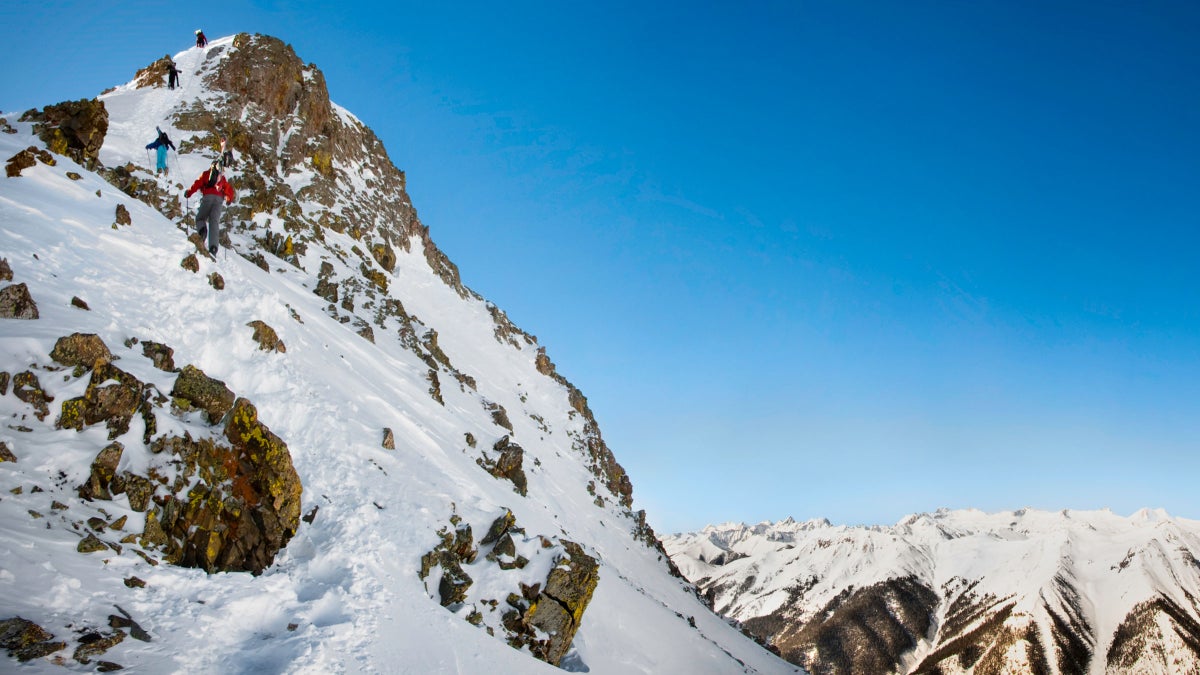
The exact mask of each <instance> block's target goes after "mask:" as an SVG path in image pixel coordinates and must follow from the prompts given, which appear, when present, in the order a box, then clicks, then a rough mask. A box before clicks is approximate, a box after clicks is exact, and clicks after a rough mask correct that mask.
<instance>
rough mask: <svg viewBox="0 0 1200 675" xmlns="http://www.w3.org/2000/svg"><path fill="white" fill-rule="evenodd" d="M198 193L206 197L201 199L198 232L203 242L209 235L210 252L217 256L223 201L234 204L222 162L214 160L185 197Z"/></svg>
mask: <svg viewBox="0 0 1200 675" xmlns="http://www.w3.org/2000/svg"><path fill="white" fill-rule="evenodd" d="M196 192H199V193H201V194H203V195H204V196H203V197H201V198H200V210H199V211H197V212H196V232H197V233H199V234H200V239H201V240H203V239H204V237H205V235H208V252H209V253H211V254H213V255H216V254H217V243H218V241H219V240H220V238H221V200H222V199H224V200H225V203H226V204H232V203H233V188H232V187H230V185H229V183H228V182H227V181H226V180H225V176H223V175H222V174H221V162H220V160H213V163H212V166H210V167H208V171H205V172H204V173H202V174H200V177H199V178H197V179H196V182H195V183H192V187H190V188H188V189H187V191H186V192H184V193H183V196H185V197H191V196H192V195H193V194H195V193H196Z"/></svg>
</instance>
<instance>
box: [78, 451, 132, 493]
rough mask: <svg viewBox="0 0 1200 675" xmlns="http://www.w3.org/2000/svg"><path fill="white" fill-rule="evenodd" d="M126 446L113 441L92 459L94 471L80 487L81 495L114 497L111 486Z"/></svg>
mask: <svg viewBox="0 0 1200 675" xmlns="http://www.w3.org/2000/svg"><path fill="white" fill-rule="evenodd" d="M124 450H125V448H124V446H122V445H121V444H120V443H111V444H109V445H108V446H106V447H105V448H104V449H103V450H101V451H100V454H98V455H96V459H94V460H92V472H91V474H89V475H88V481H87V482H86V483H84V484H83V485H81V486H80V487H79V496H80V497H83V498H84V499H89V500H90V499H105V500H108V499H112V493H111V492H110V491H109V486H110V484H111V483H112V480H113V478H115V477H116V475H117V465H118V464H120V463H121V454H122V453H123V452H124Z"/></svg>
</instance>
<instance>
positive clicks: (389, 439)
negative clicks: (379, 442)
mask: <svg viewBox="0 0 1200 675" xmlns="http://www.w3.org/2000/svg"><path fill="white" fill-rule="evenodd" d="M383 449H384V450H395V449H396V434H395V433H393V432H392V430H391V428H389V427H384V428H383Z"/></svg>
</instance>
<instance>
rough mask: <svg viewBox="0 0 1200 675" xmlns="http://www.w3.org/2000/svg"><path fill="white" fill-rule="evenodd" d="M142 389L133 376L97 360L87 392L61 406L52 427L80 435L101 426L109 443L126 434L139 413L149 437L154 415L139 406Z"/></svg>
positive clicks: (147, 408) (144, 407)
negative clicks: (56, 420)
mask: <svg viewBox="0 0 1200 675" xmlns="http://www.w3.org/2000/svg"><path fill="white" fill-rule="evenodd" d="M145 389H146V385H145V384H143V383H142V382H141V380H139V379H137V378H136V377H134V376H133V375H130V374H129V373H127V372H125V371H123V370H121V369H120V368H117V367H116V366H114V365H112V364H111V363H106V362H104V361H103V360H97V362H96V367H95V368H93V369H92V374H91V379H90V380H89V381H88V386H87V390H86V391H84V394H83V396H79V397H76V398H73V399H70V400H67V401H64V402H63V405H62V414H61V415H59V418H58V422H57V423H56V426H57V427H58V428H60V429H75V430H76V431H82V430H83V429H84V427H87V426H91V425H93V424H99V423H100V422H104V423H105V425H106V426H107V427H108V437H109V439H110V440H111V439H114V438H116V437H118V436H120V435H122V434H124V433H126V432H128V431H129V423H130V421H131V420H132V419H133V415H134V414H135V413H137V412H138V411H139V409H140V410H141V411H142V412H143V415H144V417H145V418H146V422H147V427H148V429H147V432H148V433H149V432H150V431H152V427H153V425H154V422H153V417H154V414H153V412H151V410H150V408H149V405H148V404H147V405H144V403H143V394H144V393H145Z"/></svg>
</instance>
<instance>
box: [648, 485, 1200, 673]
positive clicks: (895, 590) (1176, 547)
mask: <svg viewBox="0 0 1200 675" xmlns="http://www.w3.org/2000/svg"><path fill="white" fill-rule="evenodd" d="M734 531H736V534H737V536H731V532H734ZM718 533H721V534H723V535H724V536H720V537H718V536H714V535H715V534H718ZM781 542H786V543H783V544H782V545H781ZM664 544H665V546H666V549H667V551H668V552H669V553H670V554H671V556H672V559H673V560H674V561H675V563H676V565H678V567H679V568H680V570H682V571H683V572H684V575H685V576H687V577H688V578H690V579H692V580H694V581H696V582H697V583H698V584H699V585H700V587H701V590H702V592H704V594H705V595H706V597H708V598H709V599H710V600H711V601H712V602H713V605H714V608H715V609H717V610H718V611H719V612H720V613H722V614H723V615H725V616H727V617H729V618H731V619H734V620H737V621H739V622H742V623H743V624H744V625H746V626H748V627H750V628H751V630H752V631H754V630H757V631H761V632H758V634H759V636H760V637H762V638H764V639H769V640H771V641H772V642H773V643H774V644H776V646H778V647H780V648H781V649H784V651H785V653H786V652H787V650H788V649H789V647H785V645H793V647H790V648H791V649H796V650H799V651H796V652H794V653H793V656H794V657H795V658H797V659H799V661H797V662H802V663H808V664H810V665H813V666H814V668H816V669H818V670H819V669H821V668H824V667H826V666H827V665H828V664H826V665H820V663H819V662H820V658H818V654H817V652H818V651H819V650H818V649H816V647H813V646H812V645H811V644H810V643H809V642H806V640H807V639H808V638H805V637H803V636H804V635H814V634H817V633H814V632H813V631H816V630H817V626H819V625H821V624H822V622H829V621H832V622H833V623H832V624H830V625H831V626H841V624H840V623H838V622H840V621H841V619H836V620H835V619H834V618H831V617H835V615H837V614H838V608H840V607H843V606H845V607H847V610H846V611H850V609H849V608H852V607H860V606H861V607H874V608H875V609H870V610H861V611H868V613H870V612H876V611H877V610H878V611H883V609H882V608H884V607H892V608H893V609H892V610H888V612H891V613H890V614H888V612H884V613H885V614H887V615H888V617H890V618H887V617H884V616H882V615H881V616H880V617H878V618H871V619H869V621H870V622H872V623H873V625H874V624H875V622H876V621H883V622H884V623H887V622H893V621H894V622H897V625H899V624H903V625H905V626H906V627H905V628H904V630H905V631H915V632H914V633H913V635H912V639H913V642H912V643H911V645H910V647H908V648H905V649H903V650H899V651H895V650H893V651H891V652H888V656H887V658H889V659H893V660H894V662H895V663H897V664H900V665H899V666H898V668H899V669H900V671H901V672H909V671H908V670H905V668H914V669H916V668H918V667H919V666H921V665H922V664H924V667H925V669H926V670H927V669H928V668H929V667H930V666H931V664H932V662H926V659H927V658H934V657H936V658H937V659H945V658H947V656H946V655H947V654H954V653H956V652H954V651H953V649H963V648H964V646H965V645H969V644H973V645H975V646H973V647H971V649H976V650H977V651H976V652H972V653H975V654H981V653H983V651H986V650H987V649H990V648H991V647H992V646H995V645H1001V646H1002V645H1003V644H1010V643H1007V642H1004V640H1008V639H1009V638H1003V640H1002V639H1001V638H1000V637H999V634H998V633H994V631H995V630H997V629H996V628H995V627H996V626H998V625H1001V624H1002V625H1004V626H1009V627H1011V629H1012V630H1014V631H1017V633H1020V632H1021V631H1024V630H1025V628H1024V627H1025V626H1035V627H1036V629H1035V630H1034V633H1033V634H1036V635H1041V636H1042V637H1039V638H1034V639H1033V640H1034V642H1036V643H1037V644H1036V645H1035V644H1033V643H1032V642H1031V643H1030V645H1031V646H1030V647H1029V648H1030V649H1031V650H1033V649H1036V650H1042V653H1043V654H1044V655H1045V657H1046V658H1047V659H1049V660H1051V661H1053V660H1055V658H1056V657H1054V656H1053V653H1054V652H1055V650H1061V649H1063V647H1062V645H1064V644H1081V645H1087V649H1088V651H1089V652H1090V653H1091V654H1095V655H1096V658H1095V660H1094V661H1092V662H1093V663H1094V664H1095V666H1094V667H1095V668H1097V669H1100V670H1103V669H1104V668H1105V667H1106V666H1107V667H1113V666H1114V663H1115V662H1114V661H1110V660H1107V658H1108V657H1106V654H1108V653H1109V652H1110V651H1111V652H1112V653H1113V654H1118V653H1119V654H1123V655H1128V654H1129V653H1130V652H1129V649H1130V647H1129V645H1130V644H1132V643H1131V642H1130V640H1134V642H1136V641H1137V640H1142V641H1149V642H1147V644H1151V643H1156V641H1157V642H1161V640H1166V641H1167V642H1169V643H1170V644H1171V645H1174V647H1173V648H1175V649H1176V651H1177V653H1175V652H1172V653H1169V654H1168V656H1167V660H1166V661H1164V662H1162V663H1160V664H1159V665H1157V666H1156V665H1154V664H1148V663H1146V662H1138V663H1140V664H1141V665H1140V666H1138V667H1145V671H1144V672H1170V670H1169V667H1168V666H1164V665H1163V663H1167V664H1169V663H1172V662H1174V661H1173V660H1177V661H1178V662H1180V663H1200V653H1196V651H1194V650H1191V649H1189V648H1182V647H1179V645H1177V644H1176V643H1175V642H1172V641H1171V640H1167V638H1163V637H1161V636H1159V635H1158V633H1157V632H1154V634H1153V635H1149V634H1146V633H1145V631H1146V630H1148V629H1147V628H1146V625H1148V624H1145V621H1146V617H1147V616H1155V617H1158V619H1156V620H1162V621H1167V622H1168V623H1170V624H1171V625H1172V626H1174V627H1173V628H1170V629H1169V631H1168V632H1167V633H1164V635H1168V636H1169V635H1173V634H1174V632H1175V631H1182V633H1180V634H1184V635H1189V636H1191V635H1194V634H1197V633H1200V632H1198V631H1192V630H1191V628H1189V627H1190V626H1197V625H1200V603H1198V601H1197V600H1196V598H1200V564H1197V563H1196V553H1197V552H1200V521H1192V520H1186V519H1181V518H1173V517H1171V516H1170V515H1168V514H1167V513H1166V512H1164V511H1162V510H1150V509H1143V510H1141V511H1138V512H1137V513H1134V514H1132V515H1130V516H1128V517H1125V516H1120V515H1117V514H1114V513H1113V512H1111V511H1109V510H1097V511H1074V510H1063V511H1041V510H1036V509H1028V508H1025V509H1019V510H1016V511H1002V512H995V513H987V512H983V511H979V510H973V509H967V510H946V509H940V510H938V511H935V512H932V513H921V514H914V515H911V516H908V517H905V518H903V519H901V520H900V521H899V522H898V523H897V524H896V525H894V526H890V527H888V526H871V527H836V526H831V527H823V528H813V529H809V530H807V531H803V530H798V529H797V528H795V527H794V526H792V525H790V524H787V523H776V524H775V525H773V526H772V527H768V528H764V529H754V528H745V527H743V528H741V529H737V530H724V531H717V532H714V531H713V530H712V529H711V528H706V529H705V530H703V531H701V532H697V533H692V534H682V535H673V536H671V537H667V538H666V539H665V540H664ZM856 596H859V597H860V598H861V599H860V600H858V601H855V600H854V598H855V597H856ZM884 598H889V599H887V600H884ZM900 598H908V600H901V599H900ZM910 601H911V603H912V604H911V606H909V607H908V609H905V610H904V611H903V612H899V613H896V612H898V611H899V610H897V609H895V608H896V607H898V606H900V605H904V604H905V603H906V602H910ZM855 602H858V603H865V604H862V605H860V604H855ZM876 603H881V604H876ZM896 603H900V605H897V604H896ZM968 608H970V610H969V611H968ZM855 611H860V610H855ZM967 616H974V617H975V618H973V619H971V620H970V621H967V622H966V623H964V621H965V620H966V619H965V617H967ZM1164 617H1167V618H1164ZM1170 617H1173V618H1170ZM859 620H860V621H861V620H866V619H861V617H860V619H859ZM989 621H991V622H992V623H988V622H989ZM813 622H816V623H813ZM1155 625H1157V624H1155ZM1162 625H1167V624H1162ZM983 626H990V628H988V630H989V631H993V632H990V633H977V634H972V633H971V630H972V627H983ZM981 629H982V628H981ZM828 630H833V631H840V630H842V628H834V627H830V628H829V629H828ZM897 630H900V629H899V628H897ZM1154 631H1157V629H1154ZM1134 635H1139V636H1140V637H1137V638H1136V639H1135V638H1133V637H1132V636H1134ZM1052 636H1053V637H1052ZM1196 636H1197V637H1200V635H1196ZM831 639H832V638H831ZM845 639H847V640H850V639H852V638H851V637H850V636H848V635H847V636H845ZM1020 639H1022V640H1024V639H1026V638H1020ZM1188 639H1191V638H1190V637H1189V638H1188ZM993 640H994V641H993ZM1162 644H1166V643H1162ZM804 645H807V646H804ZM864 649H867V652H871V653H874V652H872V650H876V649H882V648H881V647H879V645H873V646H871V647H870V648H866V647H864ZM1022 649H1024V648H1022ZM806 650H807V651H806ZM814 650H815V651H814ZM939 650H941V651H939ZM946 650H951V651H946ZM883 651H887V650H883ZM1031 653H1032V652H1031ZM1156 653H1161V652H1156ZM956 658H957V657H956ZM976 658H978V656H976ZM997 658H1000V657H997ZM1039 658H1040V657H1039ZM1063 658H1066V657H1063ZM1070 658H1076V659H1078V658H1080V657H1079V656H1078V655H1075V656H1072V657H1070ZM1112 658H1114V659H1115V658H1116V657H1115V656H1114V657H1112ZM1121 658H1122V659H1125V661H1128V659H1127V658H1126V656H1122V657H1121ZM1129 658H1132V657H1129ZM805 659H809V660H805ZM1001 660H1003V659H1001ZM1085 660H1087V659H1085ZM1125 661H1121V663H1125ZM1134 661H1136V659H1134V660H1133V661H1129V663H1133V662H1134ZM938 662H939V663H941V662H940V661H938ZM1010 665H1011V664H1010ZM939 667H940V668H942V670H943V672H946V668H947V667H949V666H947V665H946V664H945V663H942V664H941V665H940V666H939ZM1163 668H1167V669H1166V670H1164V669H1163ZM1118 670H1121V671H1122V672H1127V670H1125V669H1123V667H1118ZM949 672H958V671H955V670H953V668H951V669H950V671H949Z"/></svg>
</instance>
